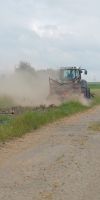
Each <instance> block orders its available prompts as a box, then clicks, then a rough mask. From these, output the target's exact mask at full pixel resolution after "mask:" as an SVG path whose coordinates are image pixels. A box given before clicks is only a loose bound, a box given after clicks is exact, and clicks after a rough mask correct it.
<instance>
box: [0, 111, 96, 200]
mask: <svg viewBox="0 0 100 200" xmlns="http://www.w3.org/2000/svg"><path fill="white" fill-rule="evenodd" d="M94 121H100V107H96V108H94V109H93V110H89V111H86V112H84V113H82V114H77V115H75V116H73V117H70V118H69V119H67V118H64V119H63V120H60V121H59V122H56V123H54V124H51V125H48V126H46V127H43V128H42V129H40V130H38V131H35V132H34V133H31V134H29V135H27V136H25V137H24V138H21V139H18V140H16V141H12V142H9V143H8V144H5V145H4V146H0V200H100V133H95V132H93V131H91V130H90V129H89V128H88V127H89V125H90V124H91V123H92V122H94Z"/></svg>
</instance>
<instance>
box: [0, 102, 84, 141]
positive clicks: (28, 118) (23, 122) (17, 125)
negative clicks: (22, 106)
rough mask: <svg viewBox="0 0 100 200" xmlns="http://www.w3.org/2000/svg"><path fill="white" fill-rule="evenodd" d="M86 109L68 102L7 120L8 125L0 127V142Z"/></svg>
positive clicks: (75, 103) (78, 104) (79, 104)
mask: <svg viewBox="0 0 100 200" xmlns="http://www.w3.org/2000/svg"><path fill="white" fill-rule="evenodd" d="M86 109H87V107H86V106H84V105H82V104H81V103H78V102H68V103H64V104H62V105H61V106H59V107H56V108H49V109H48V110H46V111H45V112H43V111H40V112H27V113H23V114H21V115H19V116H17V117H15V118H14V119H11V120H9V123H7V124H3V125H1V126H0V141H6V140H7V139H11V138H15V137H21V136H22V135H24V134H26V133H28V132H31V131H32V130H34V129H37V128H40V127H41V126H43V125H45V124H47V123H51V122H54V121H55V120H57V119H60V118H62V117H65V116H70V115H72V114H74V113H78V112H82V111H84V110H86Z"/></svg>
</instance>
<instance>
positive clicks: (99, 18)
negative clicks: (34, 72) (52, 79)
mask: <svg viewBox="0 0 100 200" xmlns="http://www.w3.org/2000/svg"><path fill="white" fill-rule="evenodd" d="M20 60H23V61H27V62H30V63H31V64H32V66H34V67H35V68H46V67H57V66H58V67H59V66H70V65H72V66H73V65H76V66H82V67H85V68H87V69H88V70H89V74H90V75H89V78H90V77H91V78H92V80H95V79H96V80H98V79H99V74H100V70H99V69H100V0H95V1H94V0H0V71H2V70H5V69H7V70H8V69H12V68H13V67H15V66H16V65H17V64H18V63H19V61H20Z"/></svg>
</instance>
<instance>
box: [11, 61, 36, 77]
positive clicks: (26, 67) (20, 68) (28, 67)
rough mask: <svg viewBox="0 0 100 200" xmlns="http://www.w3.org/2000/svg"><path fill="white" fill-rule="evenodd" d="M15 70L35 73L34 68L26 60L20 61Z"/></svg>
mask: <svg viewBox="0 0 100 200" xmlns="http://www.w3.org/2000/svg"><path fill="white" fill-rule="evenodd" d="M15 71H16V72H22V73H23V72H27V73H30V74H35V73H36V72H35V69H34V68H33V67H32V66H31V65H30V63H28V62H24V61H21V62H20V63H19V65H18V67H17V68H16V69H15Z"/></svg>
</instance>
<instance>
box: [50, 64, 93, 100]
mask: <svg viewBox="0 0 100 200" xmlns="http://www.w3.org/2000/svg"><path fill="white" fill-rule="evenodd" d="M82 73H84V74H85V75H87V70H85V69H81V68H77V67H64V68H61V69H60V70H59V72H58V74H59V79H58V80H54V79H52V78H49V84H50V96H53V95H57V96H58V98H59V99H60V100H63V99H67V97H68V96H70V95H79V96H80V95H81V94H83V96H84V97H85V98H87V99H90V97H91V93H90V88H89V87H88V84H87V81H86V80H83V79H82Z"/></svg>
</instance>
